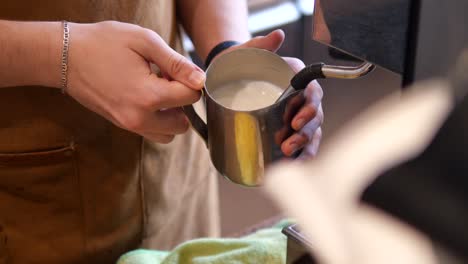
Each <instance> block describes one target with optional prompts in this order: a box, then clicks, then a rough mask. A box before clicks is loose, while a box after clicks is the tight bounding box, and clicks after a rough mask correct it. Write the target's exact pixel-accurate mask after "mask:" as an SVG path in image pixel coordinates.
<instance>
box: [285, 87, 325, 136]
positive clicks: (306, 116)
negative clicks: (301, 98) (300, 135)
mask: <svg viewBox="0 0 468 264" xmlns="http://www.w3.org/2000/svg"><path fill="white" fill-rule="evenodd" d="M306 94H307V92H306ZM305 96H306V97H307V101H306V103H305V104H304V105H303V106H302V107H301V109H300V110H299V111H298V112H297V114H296V115H295V116H294V118H293V120H292V122H291V126H292V128H293V129H294V130H296V131H299V130H301V129H302V128H303V127H304V126H305V125H306V124H307V123H309V122H310V121H311V120H312V119H314V118H316V117H317V116H318V118H319V120H320V122H323V109H322V104H321V100H322V98H321V93H320V95H317V96H315V95H305ZM315 97H316V98H315Z"/></svg>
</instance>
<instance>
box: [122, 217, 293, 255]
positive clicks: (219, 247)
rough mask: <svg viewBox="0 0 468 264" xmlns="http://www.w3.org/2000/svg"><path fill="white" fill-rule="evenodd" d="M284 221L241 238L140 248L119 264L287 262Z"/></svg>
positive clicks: (210, 239) (194, 241) (285, 222)
mask: <svg viewBox="0 0 468 264" xmlns="http://www.w3.org/2000/svg"><path fill="white" fill-rule="evenodd" d="M289 223H290V222H288V221H281V222H280V223H278V224H276V225H274V226H273V227H271V228H266V229H261V230H259V231H257V232H255V233H253V234H251V235H248V236H244V237H241V238H219V239H214V238H201V239H195V240H190V241H187V242H185V243H182V244H180V245H179V246H177V247H176V248H174V250H172V251H170V252H168V251H158V250H148V249H138V250H134V251H130V252H128V253H126V254H125V255H123V256H121V257H120V259H119V260H118V262H117V264H176V263H177V264H208V263H209V264H224V263H228V264H241V263H269V264H284V263H285V262H286V236H285V235H283V234H282V233H281V229H282V228H283V227H285V226H286V225H288V224H289Z"/></svg>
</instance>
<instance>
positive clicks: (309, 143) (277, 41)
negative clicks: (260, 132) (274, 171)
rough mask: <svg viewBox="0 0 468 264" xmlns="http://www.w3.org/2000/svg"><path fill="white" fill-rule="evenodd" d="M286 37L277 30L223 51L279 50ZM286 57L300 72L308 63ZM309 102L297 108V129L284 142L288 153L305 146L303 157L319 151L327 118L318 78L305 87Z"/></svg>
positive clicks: (284, 151)
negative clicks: (325, 118) (245, 49)
mask: <svg viewBox="0 0 468 264" xmlns="http://www.w3.org/2000/svg"><path fill="white" fill-rule="evenodd" d="M283 41H284V32H283V31H282V30H275V31H273V32H271V33H270V34H268V35H267V36H264V37H255V38H252V39H251V40H249V41H247V42H245V43H243V44H241V45H237V46H233V47H231V48H229V49H226V50H225V51H223V52H222V53H227V52H229V51H232V50H234V49H239V48H260V49H266V50H269V51H272V52H276V51H277V50H278V49H279V48H280V47H281V45H282V44H283ZM218 56H219V55H218ZM283 59H284V60H285V61H286V62H287V63H288V64H289V65H290V66H291V68H292V69H293V70H294V71H295V72H298V71H300V70H301V69H302V68H304V67H305V65H304V63H303V62H302V61H301V60H299V59H297V58H286V57H283ZM304 95H305V96H306V102H305V103H304V105H303V106H302V108H301V109H300V110H299V111H298V112H297V114H296V115H295V116H294V118H293V119H292V122H291V126H292V128H293V129H294V130H296V132H295V133H294V134H293V135H291V136H290V137H289V138H287V139H285V140H284V141H283V143H282V144H281V150H282V151H283V153H284V154H285V155H287V156H291V155H292V154H294V153H295V152H296V151H298V150H300V149H302V148H303V151H302V154H301V157H313V156H315V155H316V154H317V151H318V148H319V145H320V140H321V137H322V130H321V128H320V126H321V125H322V122H323V110H322V104H321V102H322V96H323V91H322V87H320V85H319V84H318V82H317V81H313V82H311V83H310V84H309V85H308V86H307V88H306V89H305V91H304Z"/></svg>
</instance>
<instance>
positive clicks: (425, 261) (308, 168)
mask: <svg viewBox="0 0 468 264" xmlns="http://www.w3.org/2000/svg"><path fill="white" fill-rule="evenodd" d="M452 100H453V99H452V92H451V90H450V89H449V88H448V84H447V83H445V82H443V81H439V80H433V81H429V82H424V83H420V84H417V85H415V86H414V87H410V88H409V89H408V90H407V91H406V92H405V93H404V94H403V95H402V97H399V96H391V97H389V98H386V99H384V100H382V101H381V102H379V103H377V104H376V105H374V106H372V107H370V108H369V109H368V110H367V111H365V112H364V113H362V114H361V115H360V116H359V117H358V118H356V119H355V120H353V121H352V122H350V123H349V124H348V125H347V126H345V128H344V129H342V130H341V131H340V133H338V134H337V135H336V136H335V137H334V138H333V139H331V141H329V142H328V144H326V145H325V146H324V147H323V148H322V150H321V151H320V153H319V155H318V157H317V159H315V160H313V161H308V162H305V163H304V162H302V163H300V162H294V163H288V164H286V163H285V164H279V165H278V166H275V167H273V168H272V169H271V170H270V171H269V172H268V174H267V175H266V177H265V179H266V182H265V185H266V190H267V192H268V193H269V195H270V197H272V199H273V200H274V201H276V203H277V204H278V205H279V206H280V207H281V208H282V209H283V210H284V211H285V212H286V213H287V214H288V215H289V216H291V217H293V218H295V219H297V221H298V223H299V225H300V226H301V229H302V231H303V232H304V233H305V235H306V236H308V237H309V239H310V240H311V241H312V243H313V249H312V251H313V252H312V253H313V255H314V256H316V258H317V259H318V260H319V261H321V263H333V264H334V263H339V264H342V263H343V264H345V263H360V264H366V263H369V264H370V263H372V264H374V263H379V264H385V263H411V264H419V263H420V264H430V263H436V258H435V256H434V254H433V251H432V246H431V242H430V241H429V239H428V238H426V237H425V236H424V235H423V234H422V233H419V232H418V231H416V230H415V229H413V228H412V227H410V226H409V225H406V224H405V223H403V222H401V221H399V220H397V219H396V218H393V217H392V216H390V215H388V214H386V213H384V212H382V211H379V210H377V209H374V208H371V207H369V206H364V205H360V204H359V197H360V195H361V193H362V191H363V190H364V188H365V187H366V186H367V185H368V184H369V183H370V182H371V181H372V180H374V178H375V177H377V176H378V175H379V174H380V173H382V172H383V171H385V170H386V169H388V168H391V167H393V166H395V165H398V164H399V163H402V162H403V161H405V160H408V159H410V158H412V157H414V156H416V155H418V154H419V153H420V152H421V151H423V150H424V148H425V147H426V146H427V145H428V144H429V143H430V141H431V139H432V138H433V136H434V134H435V133H436V132H437V130H438V129H439V128H440V126H441V125H442V123H443V121H444V120H445V118H446V117H447V116H448V114H449V112H450V110H451V109H452V106H453V102H452Z"/></svg>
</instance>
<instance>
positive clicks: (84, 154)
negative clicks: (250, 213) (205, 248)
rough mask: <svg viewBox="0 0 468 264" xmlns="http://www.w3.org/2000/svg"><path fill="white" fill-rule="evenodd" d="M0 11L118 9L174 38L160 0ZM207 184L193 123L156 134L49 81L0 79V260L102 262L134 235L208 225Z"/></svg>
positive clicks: (152, 237)
mask: <svg viewBox="0 0 468 264" xmlns="http://www.w3.org/2000/svg"><path fill="white" fill-rule="evenodd" d="M0 19H11V20H32V21H37V20H69V21H73V22H83V23H84V22H97V21H102V20H118V21H123V22H129V23H135V24H139V25H141V26H144V27H148V28H151V29H153V30H155V31H156V32H158V33H159V34H160V35H161V36H162V37H163V38H164V39H165V40H166V41H167V42H168V43H169V44H170V45H171V46H172V47H174V48H177V47H180V41H179V37H178V33H177V24H176V20H175V19H176V17H175V4H174V1H170V0H69V1H65V0H41V1H38V0H2V1H1V2H0ZM72 34H73V32H72ZM72 38H73V35H72ZM71 49H73V42H71ZM179 50H180V49H179ZM116 55H117V56H118V54H116ZM57 59H59V58H57ZM217 196H218V193H217V176H216V174H215V171H214V170H213V169H212V167H211V163H210V162H209V157H208V153H207V150H206V147H205V146H204V145H203V143H202V141H201V140H200V139H199V138H198V136H196V135H195V134H194V133H193V132H188V133H186V134H184V135H180V136H177V137H176V139H175V140H174V141H173V142H172V143H171V144H168V145H159V144H155V143H152V142H149V141H146V140H144V139H142V137H140V136H138V135H135V134H133V133H130V132H128V131H125V130H122V129H119V128H117V127H115V126H114V125H112V124H111V123H110V122H108V121H107V120H105V119H103V118H102V117H100V116H98V115H97V114H94V113H93V112H91V111H88V110H87V109H85V108H84V107H82V106H81V105H80V104H78V103H77V102H76V101H74V100H73V99H72V98H70V97H68V96H66V95H63V94H61V92H60V91H59V90H58V89H53V88H46V87H13V88H2V89H0V263H1V264H4V263H21V264H24V263H113V262H115V260H116V259H117V258H118V257H119V256H120V255H121V254H123V253H125V252H126V251H128V250H132V249H135V248H138V247H145V248H156V249H170V248H171V247H173V246H174V245H176V244H177V243H180V242H182V241H183V240H186V239H191V238H195V237H199V236H217V235H218V234H219V233H218V232H219V217H218V200H217V198H218V197H217Z"/></svg>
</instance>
